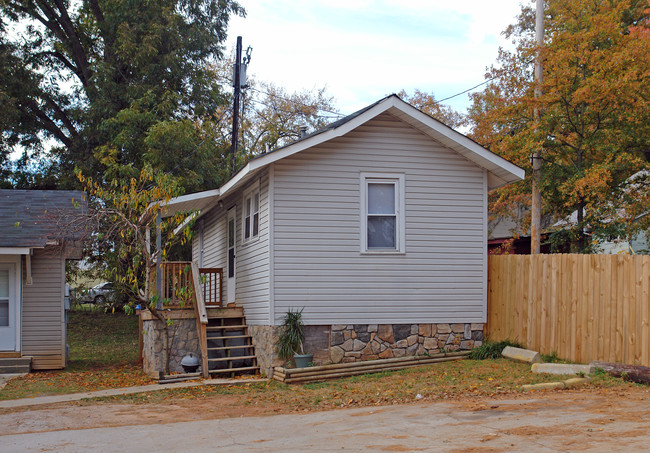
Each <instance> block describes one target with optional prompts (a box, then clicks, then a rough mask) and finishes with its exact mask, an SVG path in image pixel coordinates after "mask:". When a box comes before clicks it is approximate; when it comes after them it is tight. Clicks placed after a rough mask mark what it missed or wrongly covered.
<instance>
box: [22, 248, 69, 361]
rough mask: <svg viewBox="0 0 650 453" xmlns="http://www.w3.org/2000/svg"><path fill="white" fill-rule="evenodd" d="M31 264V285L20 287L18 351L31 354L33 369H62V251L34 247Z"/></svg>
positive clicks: (63, 353) (25, 354) (63, 262)
mask: <svg viewBox="0 0 650 453" xmlns="http://www.w3.org/2000/svg"><path fill="white" fill-rule="evenodd" d="M31 264H32V280H33V284H32V285H26V284H23V288H22V291H23V304H22V321H21V322H22V345H21V346H22V347H21V352H22V354H23V355H24V356H31V357H33V359H32V368H33V369H35V370H47V369H56V368H63V367H64V366H65V322H64V314H63V295H64V285H65V278H64V271H65V260H64V259H63V256H62V255H61V253H58V252H53V251H51V250H47V249H46V250H45V251H43V250H38V249H36V250H35V251H34V255H33V256H32V259H31ZM23 275H25V271H24V270H23Z"/></svg>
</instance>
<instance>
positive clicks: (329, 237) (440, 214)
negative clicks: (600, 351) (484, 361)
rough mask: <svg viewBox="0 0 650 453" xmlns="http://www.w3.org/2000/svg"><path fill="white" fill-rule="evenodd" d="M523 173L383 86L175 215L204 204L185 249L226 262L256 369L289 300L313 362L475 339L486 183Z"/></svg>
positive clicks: (268, 361) (481, 299) (461, 344)
mask: <svg viewBox="0 0 650 453" xmlns="http://www.w3.org/2000/svg"><path fill="white" fill-rule="evenodd" d="M523 177H524V170H522V169H521V168H519V167H517V166H515V165H513V164H511V163H510V162H508V161H506V160H504V159H503V158H501V157H499V156H497V155H495V154H493V153H491V152H489V151H488V150H486V149H484V148H482V147H481V146H479V145H478V144H477V143H475V142H473V141H472V140H470V139H469V138H467V137H466V136H464V135H462V134H460V133H458V132H456V131H454V130H453V129H451V128H449V127H447V126H445V125H444V124H442V123H440V122H439V121H437V120H435V119H433V118H432V117H430V116H428V115H427V114H425V113H423V112H421V111H419V110H417V109H416V108H414V107H413V106H411V105H409V104H407V103H406V102H404V101H402V100H401V99H399V98H398V97H397V96H395V95H391V96H388V97H386V98H384V99H382V100H380V101H378V102H376V103H375V104H372V105H370V106H368V107H366V108H364V109H362V110H360V111H358V112H356V113H354V114H352V115H350V116H348V117H346V118H344V119H342V120H340V121H337V122H335V123H332V124H331V125H329V126H328V127H326V128H324V129H323V130H319V131H317V132H315V133H313V134H311V135H308V136H306V137H304V138H302V139H301V140H299V141H297V142H295V143H293V144H291V145H288V146H285V147H283V148H280V149H277V150H274V151H272V152H269V153H267V154H263V155H260V156H258V157H256V158H254V159H252V160H251V161H249V162H248V164H247V165H246V166H245V167H244V168H242V169H241V170H240V171H239V172H238V173H237V174H236V175H235V176H234V177H233V178H231V179H230V180H229V181H228V182H227V183H226V184H224V185H223V186H222V187H221V188H219V189H215V190H211V191H207V192H201V193H195V194H190V195H185V196H182V197H179V198H177V199H174V200H172V202H171V203H170V205H169V213H173V212H179V211H183V210H198V211H199V216H198V220H197V222H196V223H195V229H196V234H195V236H194V242H193V253H192V259H193V261H194V262H196V263H197V264H198V266H199V267H202V268H206V267H207V268H222V269H223V270H224V271H223V275H224V277H223V278H224V284H223V292H224V295H223V296H224V299H225V300H226V301H227V302H228V303H232V304H235V305H236V306H239V307H243V310H244V314H245V317H246V321H247V323H248V326H249V328H250V331H251V332H252V335H253V340H254V342H255V345H256V349H257V354H258V357H259V359H260V362H261V363H260V365H262V368H266V367H269V366H271V365H272V364H273V344H272V341H271V339H272V338H273V334H274V332H275V328H276V326H278V325H279V323H280V322H281V319H282V318H283V316H284V314H285V313H286V312H287V311H288V310H292V309H294V310H295V309H304V311H303V318H304V321H305V324H306V325H307V336H308V340H307V348H306V349H311V351H310V352H314V353H315V354H316V357H315V359H314V361H315V362H316V363H319V362H327V361H332V362H341V361H352V360H357V359H363V358H378V357H382V358H384V357H397V356H403V355H414V354H425V353H430V352H437V351H439V350H442V349H445V350H457V349H471V348H472V347H473V346H474V345H476V343H477V342H479V344H480V342H481V341H482V339H483V336H482V335H483V334H482V330H483V324H484V323H485V322H486V298H487V294H486V292H487V212H488V201H487V196H488V191H489V190H490V189H494V188H497V187H500V186H503V185H505V184H508V183H511V182H514V181H518V180H520V179H522V178H523Z"/></svg>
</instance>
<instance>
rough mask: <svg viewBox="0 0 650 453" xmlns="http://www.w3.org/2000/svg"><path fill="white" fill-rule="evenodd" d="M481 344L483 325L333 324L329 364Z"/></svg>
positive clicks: (468, 347) (421, 353)
mask: <svg viewBox="0 0 650 453" xmlns="http://www.w3.org/2000/svg"><path fill="white" fill-rule="evenodd" d="M481 344H483V324H482V323H472V324H347V325H346V324H340V325H333V326H332V332H331V336H330V354H329V356H330V357H329V359H330V361H331V362H332V363H345V362H355V361H358V360H370V359H388V358H391V357H404V356H412V355H425V354H435V353H438V352H442V351H462V350H469V349H472V348H474V347H475V346H480V345H481Z"/></svg>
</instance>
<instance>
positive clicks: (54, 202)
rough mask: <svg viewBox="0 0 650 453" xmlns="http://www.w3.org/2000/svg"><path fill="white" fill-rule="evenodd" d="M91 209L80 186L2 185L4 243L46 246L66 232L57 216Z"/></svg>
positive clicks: (0, 222) (0, 216)
mask: <svg viewBox="0 0 650 453" xmlns="http://www.w3.org/2000/svg"><path fill="white" fill-rule="evenodd" d="M87 209H88V199H87V196H86V194H85V192H81V191H77V190H9V189H0V247H44V246H45V245H46V242H47V240H48V239H58V238H60V237H61V235H62V233H64V232H61V231H57V229H58V228H57V222H58V220H57V219H61V218H62V217H65V216H70V215H73V214H81V213H85V212H86V211H87ZM65 235H66V236H74V232H65Z"/></svg>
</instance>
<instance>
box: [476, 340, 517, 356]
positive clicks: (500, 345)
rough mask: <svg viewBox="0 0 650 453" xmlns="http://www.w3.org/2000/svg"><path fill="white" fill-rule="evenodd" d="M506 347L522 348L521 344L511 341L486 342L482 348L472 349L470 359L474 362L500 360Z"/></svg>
mask: <svg viewBox="0 0 650 453" xmlns="http://www.w3.org/2000/svg"><path fill="white" fill-rule="evenodd" d="M506 346H513V347H515V348H520V347H521V344H520V343H518V342H516V341H511V340H503V341H490V340H486V341H484V342H483V344H482V345H481V346H479V347H477V348H474V349H472V352H470V354H469V358H470V359H472V360H485V359H498V358H501V352H502V351H503V349H504V348H505V347H506Z"/></svg>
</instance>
